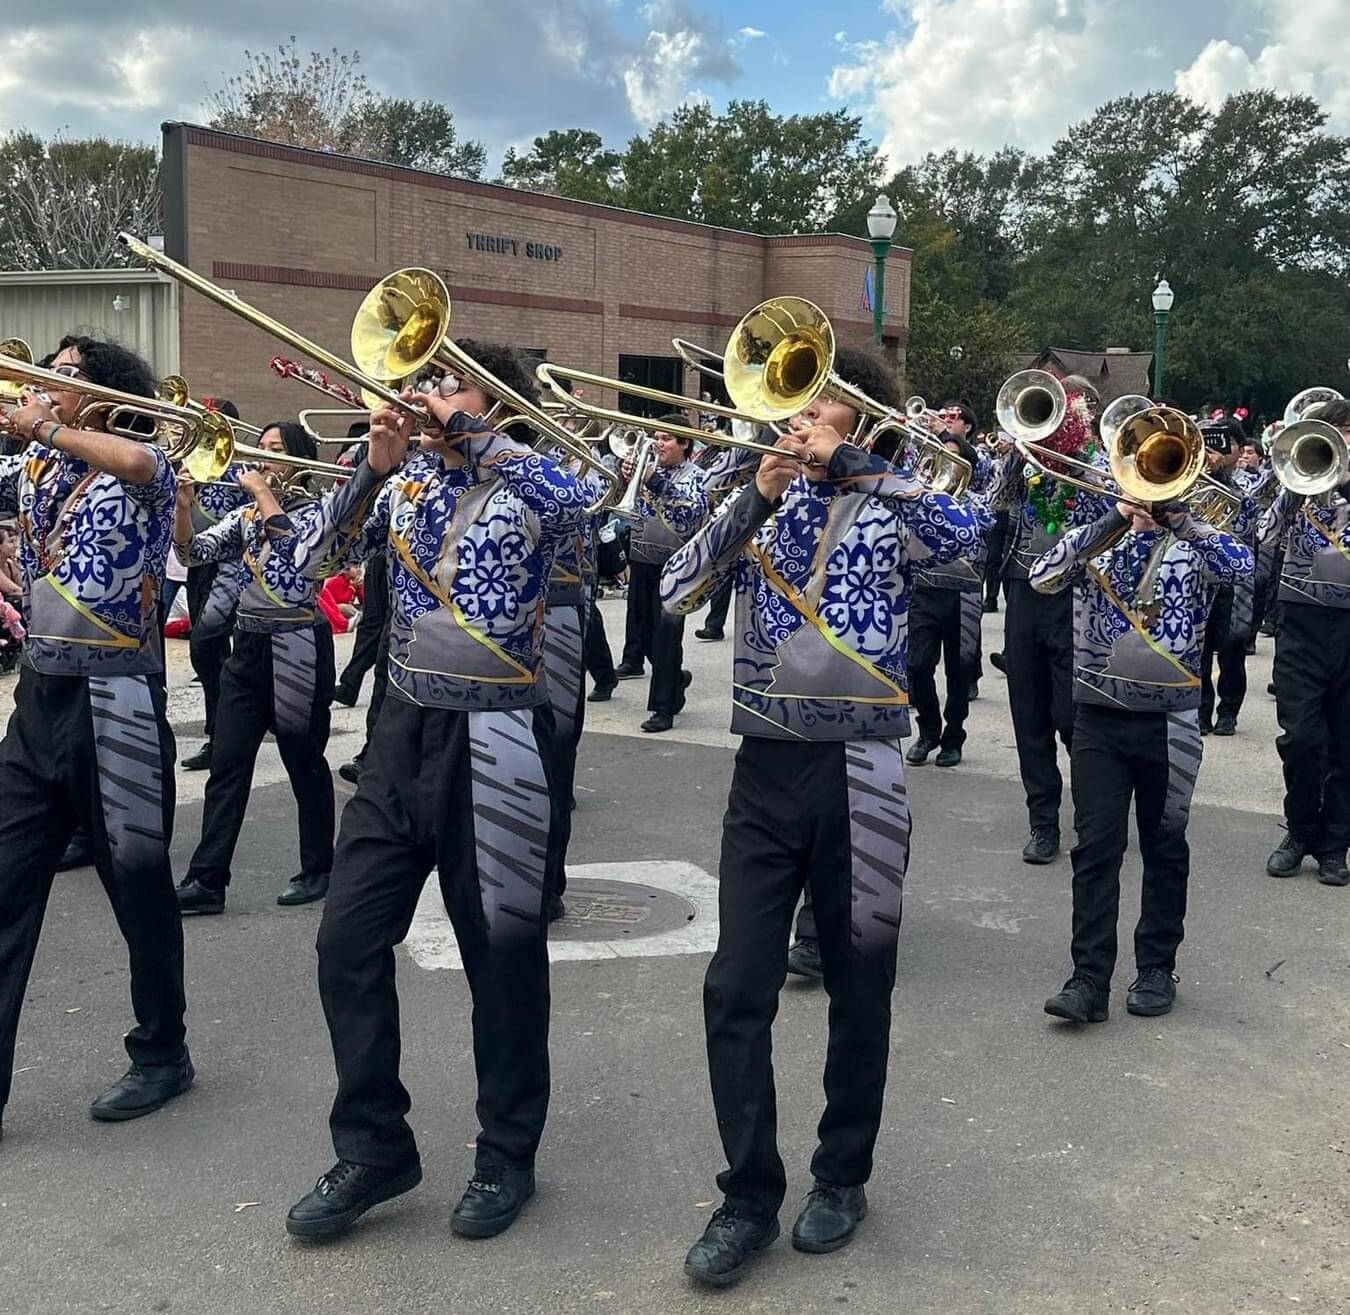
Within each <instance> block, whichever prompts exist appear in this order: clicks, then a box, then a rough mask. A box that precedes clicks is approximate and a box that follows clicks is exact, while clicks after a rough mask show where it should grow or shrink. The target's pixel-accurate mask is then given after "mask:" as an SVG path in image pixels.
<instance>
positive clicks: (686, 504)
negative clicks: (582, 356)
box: [614, 411, 708, 734]
mask: <svg viewBox="0 0 1350 1315" xmlns="http://www.w3.org/2000/svg"><path fill="white" fill-rule="evenodd" d="M657 419H658V420H662V419H665V420H671V421H678V422H679V423H680V424H688V423H689V422H688V419H687V418H686V417H685V416H684V415H683V414H682V413H680V412H678V411H673V412H671V413H670V414H669V415H666V416H658V417H657ZM693 447H694V440H693V439H692V438H689V437H688V436H687V435H673V434H667V433H664V432H662V431H659V430H658V431H657V433H656V459H655V461H654V462H652V463H651V464H649V465H648V466H647V468H646V469H645V471H644V472H643V480H642V492H641V494H640V496H639V498H638V511H639V513H640V515H641V519H640V520H639V521H638V522H637V523H636V524H635V525H634V526H633V534H632V538H631V540H630V541H629V545H628V636H627V639H626V641H625V643H624V648H623V661H622V662H621V663H620V664H619V665H618V666H617V667H615V669H614V674H615V675H616V676H618V677H619V679H620V680H628V679H631V678H632V677H634V676H640V675H642V661H643V658H650V659H651V664H652V680H651V685H650V686H649V687H648V690H647V711H648V712H649V713H651V716H650V717H648V718H647V720H646V721H644V722H643V723H642V729H643V730H644V731H647V732H649V733H657V734H659V733H660V732H662V731H668V730H670V729H671V728H672V727H673V726H674V725H675V717H676V715H677V714H678V713H679V711H680V709H681V708H683V707H684V691H685V687H686V686H687V685H688V683H689V682H688V680H687V678H686V673H685V672H684V671H683V670H682V664H683V662H684V617H683V616H671V615H668V614H666V613H665V612H663V610H662V608H661V568H662V567H663V566H664V565H665V563H666V562H667V561H668V560H669V559H670V556H671V554H672V553H673V552H675V550H676V549H677V548H679V547H680V545H681V544H684V543H686V542H688V540H689V537H690V535H692V534H693V533H694V532H695V531H696V530H697V529H698V528H699V527H700V526H701V525H702V524H703V523H704V521H706V520H707V518H708V494H707V491H706V490H705V488H704V484H703V472H702V471H701V470H700V469H699V468H698V466H697V465H695V464H694V462H693V461H692V460H690V454H691V453H692V451H693ZM621 470H622V472H623V477H624V478H625V479H632V478H633V463H632V462H631V461H625V462H623V463H622V466H621Z"/></svg>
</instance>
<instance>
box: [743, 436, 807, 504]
mask: <svg viewBox="0 0 1350 1315" xmlns="http://www.w3.org/2000/svg"><path fill="white" fill-rule="evenodd" d="M774 447H776V448H779V449H781V450H782V451H783V452H784V453H785V454H788V453H795V454H797V456H801V457H804V456H805V455H806V444H805V443H804V442H802V439H801V435H800V434H784V435H783V437H782V438H780V439H779V440H778V442H777V443H775V444H774ZM801 468H802V463H801V461H799V460H795V459H794V457H792V456H790V455H784V456H781V457H771V456H764V457H761V458H760V460H759V469H758V470H757V471H756V472H755V487H756V488H757V489H758V490H759V491H760V493H761V494H762V495H763V496H764V497H765V498H766V499H767V500H768V501H769V502H777V501H778V499H779V498H781V497H782V496H783V494H784V493H786V492H787V486H788V485H789V484H791V483H792V481H793V480H794V479H795V478H796V477H797V475H798V474H799V473H800V471H801Z"/></svg>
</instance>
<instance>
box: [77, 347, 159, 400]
mask: <svg viewBox="0 0 1350 1315" xmlns="http://www.w3.org/2000/svg"><path fill="white" fill-rule="evenodd" d="M68 347H73V348H75V350H76V351H77V352H79V354H80V369H81V370H83V371H84V373H85V375H87V376H88V379H89V382H90V383H94V384H99V385H100V386H102V387H104V388H115V389H117V391H118V392H119V393H133V394H134V395H135V396H137V397H156V396H158V394H159V383H158V381H157V380H156V379H155V375H154V371H153V370H151V369H150V366H149V364H148V363H147V362H146V361H145V359H144V358H143V357H140V356H137V355H136V353H135V352H133V351H130V350H128V349H127V348H126V347H121V346H119V345H118V344H117V343H115V342H103V341H102V340H101V339H98V338H90V337H88V336H86V335H84V334H77V333H71V334H67V335H66V336H65V337H64V338H62V339H61V341H60V342H59V343H58V344H57V348H56V352H57V353H59V352H63V351H65V350H66V349H67V348H68ZM51 359H55V353H54V354H53V357H52V358H51Z"/></svg>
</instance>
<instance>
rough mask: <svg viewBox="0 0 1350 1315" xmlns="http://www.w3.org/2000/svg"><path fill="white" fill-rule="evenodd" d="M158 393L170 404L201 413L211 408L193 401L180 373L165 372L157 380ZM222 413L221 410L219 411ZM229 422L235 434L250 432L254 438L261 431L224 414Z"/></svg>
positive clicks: (260, 433) (258, 435) (255, 426)
mask: <svg viewBox="0 0 1350 1315" xmlns="http://www.w3.org/2000/svg"><path fill="white" fill-rule="evenodd" d="M159 395H160V397H161V398H162V399H163V400H164V401H166V402H168V403H169V404H170V405H171V406H178V407H183V408H185V409H186V410H188V411H195V412H196V413H197V414H198V415H202V414H204V413H205V412H207V411H210V410H211V409H212V408H211V407H209V406H207V405H205V404H204V403H202V402H194V401H193V400H192V398H191V396H189V394H188V382H187V380H186V379H184V378H183V376H182V375H181V374H166V375H165V376H164V378H163V379H161V380H160V381H159ZM221 414H222V415H223V414H224V413H223V412H222V413H221ZM225 419H226V420H228V421H229V422H230V428H231V429H233V430H234V432H235V433H236V434H252V435H253V437H254V438H261V437H262V436H263V431H262V430H261V429H259V428H258V427H257V425H248V424H245V423H244V422H243V421H242V420H235V419H234V418H233V417H231V416H225Z"/></svg>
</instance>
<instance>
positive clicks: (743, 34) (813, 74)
mask: <svg viewBox="0 0 1350 1315" xmlns="http://www.w3.org/2000/svg"><path fill="white" fill-rule="evenodd" d="M3 9H4V13H5V21H4V22H3V23H0V130H4V129H8V128H12V127H17V126H21V125H23V126H27V127H30V128H32V129H34V130H35V131H38V132H42V133H52V132H56V131H64V132H65V133H67V134H68V135H73V136H78V135H83V134H90V133H101V134H105V135H109V136H121V137H130V138H135V139H140V140H152V139H154V138H155V137H156V136H157V132H158V125H159V123H160V122H161V121H162V120H164V119H188V120H200V119H201V117H202V108H201V106H202V100H203V97H204V95H205V94H206V92H207V90H208V88H210V87H213V86H216V85H218V84H219V83H220V81H221V80H222V79H223V78H224V77H225V76H226V75H228V74H229V73H230V72H233V71H235V70H236V69H237V68H238V66H239V63H240V61H241V60H242V57H243V51H244V49H245V48H249V49H255V50H257V49H267V48H269V47H272V46H275V45H276V44H277V43H278V42H280V41H283V40H285V39H286V38H287V37H288V36H289V35H290V34H292V33H294V34H295V35H296V36H297V37H298V39H299V43H300V46H301V48H302V50H306V49H310V48H318V49H328V48H330V47H333V46H336V47H338V48H339V49H342V50H353V49H357V50H360V51H361V52H362V56H363V60H364V67H365V70H366V73H367V75H368V77H369V79H370V82H371V84H372V86H374V87H375V88H377V89H379V90H385V91H390V92H396V93H398V94H400V95H409V96H416V97H424V96H427V97H434V98H437V99H440V100H443V101H445V102H446V103H447V104H448V105H449V106H450V107H451V108H452V109H453V110H454V112H455V116H456V119H457V122H459V123H460V125H461V126H462V128H463V130H464V131H465V132H466V133H467V134H468V135H471V136H474V137H477V138H479V139H480V140H482V141H483V142H485V143H486V144H487V146H488V148H489V153H490V154H489V169H490V170H491V171H495V169H496V167H497V165H498V163H499V161H500V157H501V153H502V151H503V150H504V149H505V148H506V147H507V146H510V145H517V146H521V145H527V144H528V142H529V140H530V139H531V138H532V137H533V136H534V135H535V134H536V133H540V132H544V131H546V130H547V129H549V128H552V127H558V128H566V127H574V126H580V127H588V128H593V129H595V130H597V131H599V132H600V133H601V134H602V135H603V136H604V137H605V138H606V140H607V141H610V142H613V143H615V144H621V143H622V142H623V141H624V140H625V139H626V138H627V137H628V136H629V135H630V134H631V133H633V132H635V131H637V130H639V129H641V128H645V127H648V126H650V125H651V124H652V123H654V122H656V121H657V120H659V119H660V118H661V116H662V115H663V114H666V113H668V112H669V111H670V110H671V109H673V108H674V107H675V106H676V105H678V104H680V103H681V102H683V101H687V100H690V99H697V98H706V99H708V100H711V101H712V102H713V103H714V104H723V103H725V102H726V101H727V100H728V99H730V98H732V97H754V98H763V99H766V100H768V101H769V103H770V104H771V105H772V106H773V108H774V109H775V110H777V111H779V112H781V113H788V112H811V111H814V110H820V109H833V108H836V107H838V106H840V105H847V106H849V107H851V108H852V109H853V110H854V111H856V112H859V113H861V114H862V115H863V116H864V120H865V123H866V127H867V131H868V133H869V134H870V135H871V136H872V138H873V139H874V140H876V141H878V142H880V143H881V144H882V145H883V146H884V147H885V148H886V150H887V151H888V152H889V154H890V156H891V159H892V161H893V162H896V163H903V162H905V161H907V160H910V159H912V158H914V157H915V156H918V155H922V154H923V153H924V152H925V151H927V150H942V149H945V148H946V147H949V146H955V147H958V148H962V149H971V150H976V151H985V150H991V149H994V148H996V147H998V146H1000V145H1002V144H1004V143H1013V144H1016V145H1020V146H1024V147H1028V148H1031V149H1040V148H1044V147H1045V146H1047V145H1048V144H1049V143H1050V142H1052V141H1053V140H1054V139H1055V137H1056V136H1057V135H1058V134H1059V133H1060V132H1061V131H1062V130H1063V128H1064V127H1065V126H1066V125H1067V124H1069V123H1071V122H1072V121H1073V120H1074V119H1076V118H1078V117H1081V116H1082V115H1084V114H1086V113H1087V112H1089V111H1090V110H1091V109H1092V108H1093V107H1094V106H1095V105H1097V104H1099V103H1100V102H1101V101H1103V100H1105V99H1107V98H1109V97H1111V96H1114V95H1120V94H1122V93H1125V92H1130V91H1145V90H1148V89H1150V88H1178V89H1180V90H1182V91H1184V92H1186V93H1187V94H1189V95H1192V96H1195V97H1197V98H1198V99H1201V100H1204V101H1210V102H1213V101H1217V100H1221V99H1222V98H1223V96H1224V95H1226V94H1227V93H1229V92H1231V91H1235V90H1240V89H1242V88H1245V87H1251V86H1261V85H1271V86H1275V87H1278V88H1282V89H1290V90H1300V91H1308V92H1311V93H1313V94H1315V95H1317V96H1318V97H1319V99H1320V100H1321V101H1322V103H1323V105H1324V106H1325V107H1326V109H1327V110H1328V111H1329V112H1330V113H1331V114H1332V117H1333V124H1334V126H1335V127H1336V128H1337V129H1338V130H1339V131H1341V132H1346V133H1350V73H1348V72H1347V71H1348V70H1350V21H1347V12H1350V0H830V2H828V3H824V4H822V3H819V2H818V0H817V2H815V3H807V4H803V3H797V4H793V5H783V4H782V3H776V2H775V3H771V2H770V0H737V2H734V3H733V0H441V3H440V4H436V3H431V4H427V3H425V0H423V2H422V3H417V4H414V3H412V2H411V0H379V3H371V0H325V2H324V3H323V4H321V5H320V4H314V3H290V4H283V3H279V2H278V0H223V2H222V0H117V2H116V3H113V4H109V3H107V2H106V0H103V2H102V3H93V0H6V2H5V4H4V6H3Z"/></svg>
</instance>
